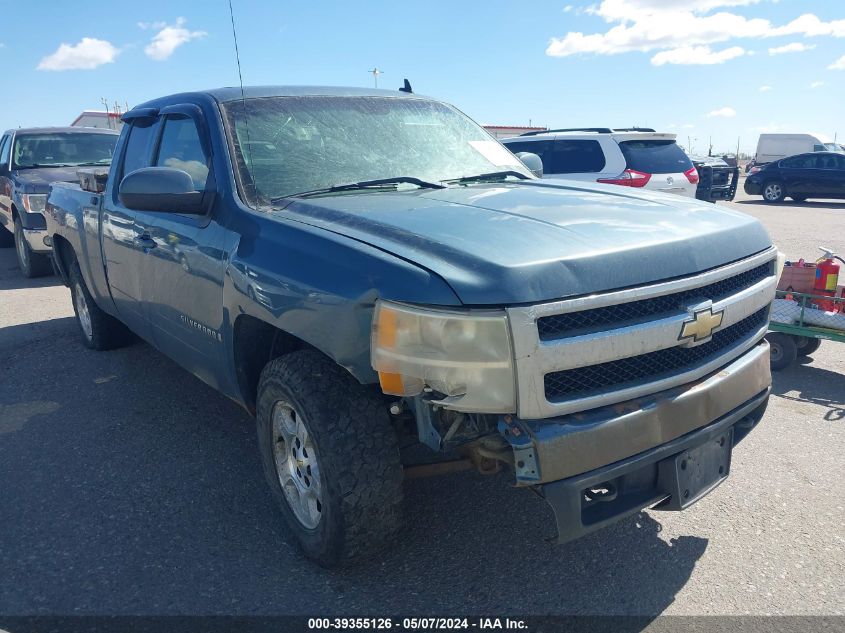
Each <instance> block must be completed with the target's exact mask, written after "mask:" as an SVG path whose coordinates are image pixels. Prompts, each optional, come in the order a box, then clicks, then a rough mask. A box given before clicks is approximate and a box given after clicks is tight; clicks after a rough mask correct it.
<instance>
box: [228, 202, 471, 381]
mask: <svg viewBox="0 0 845 633" xmlns="http://www.w3.org/2000/svg"><path fill="white" fill-rule="evenodd" d="M238 233H239V235H240V239H239V243H238V245H237V248H235V249H233V252H232V256H231V259H230V261H229V263H228V266H227V270H226V275H225V280H224V304H225V307H226V311H227V312H228V316H229V324H230V327H231V326H232V325H233V324H234V322H235V320H236V319H237V317H238V316H239V315H241V314H248V315H250V316H253V317H255V318H258V319H260V320H261V321H264V322H266V323H269V324H271V325H273V326H274V327H276V328H279V329H281V330H283V331H285V332H287V333H289V334H291V335H293V336H295V337H297V338H299V339H301V340H302V341H305V342H306V343H308V344H309V345H311V346H313V347H315V348H316V349H318V350H320V351H321V352H322V353H324V354H326V356H328V357H330V358H332V359H333V360H334V361H335V362H336V363H338V364H339V365H341V366H342V367H345V368H346V369H348V370H349V371H350V373H352V375H353V376H355V377H356V378H357V379H358V380H359V381H360V382H362V383H374V382H377V380H378V377H377V374H376V373H375V371H374V370H373V369H372V367H371V365H370V331H371V327H372V312H373V307H374V305H375V301H376V299H379V298H385V299H393V300H399V301H406V302H411V303H420V304H426V305H444V306H459V305H461V304H460V301H459V299H458V297H457V296H456V295H455V293H454V292H453V291H452V289H451V288H450V287H449V285H448V284H447V283H446V282H445V281H444V280H443V279H442V278H440V277H439V276H437V275H436V274H434V273H432V272H430V271H427V270H425V269H423V268H421V267H419V266H417V265H416V264H413V263H411V262H408V261H405V260H403V259H400V258H398V257H396V256H394V255H391V254H389V253H386V252H385V251H382V250H380V249H377V248H375V247H372V246H370V245H368V244H364V243H362V242H359V241H357V240H354V239H352V238H349V237H346V236H343V235H340V234H337V233H332V232H330V231H326V230H324V229H320V228H316V227H312V226H308V225H304V224H301V223H299V222H295V221H292V220H291V221H285V220H283V221H280V220H278V219H269V218H264V217H260V216H259V214H254V215H251V216H250V217H249V219H248V225H247V226H244V227H241V230H239V231H238ZM231 339H232V337H229V340H230V341H231ZM230 344H231V342H230ZM229 358H230V359H233V358H234V349H232V350H230V354H229Z"/></svg>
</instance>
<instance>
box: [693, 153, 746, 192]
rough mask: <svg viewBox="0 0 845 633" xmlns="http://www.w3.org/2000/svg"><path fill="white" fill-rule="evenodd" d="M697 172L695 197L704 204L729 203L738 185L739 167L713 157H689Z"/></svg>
mask: <svg viewBox="0 0 845 633" xmlns="http://www.w3.org/2000/svg"><path fill="white" fill-rule="evenodd" d="M690 159H691V160H692V164H693V165H695V170H696V172H698V187H696V190H695V197H696V198H698V199H699V200H705V201H706V202H716V201H717V200H726V201H731V200H733V199H734V196H735V195H736V188H737V185H738V184H739V167H737V166H736V160H734V165H730V164H728V163H727V162H726V161H725V160H724V158H717V157H715V156H690Z"/></svg>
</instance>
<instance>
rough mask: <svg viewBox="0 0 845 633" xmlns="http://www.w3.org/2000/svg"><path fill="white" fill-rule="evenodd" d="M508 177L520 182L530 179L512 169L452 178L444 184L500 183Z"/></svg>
mask: <svg viewBox="0 0 845 633" xmlns="http://www.w3.org/2000/svg"><path fill="white" fill-rule="evenodd" d="M508 176H513V177H514V178H519V179H520V180H528V179H529V177H528V176H526V175H525V174H523V173H522V172H521V171H514V170H512V169H511V170H506V171H491V172H489V173H487V174H476V175H475V176H464V177H462V178H452V179H451V180H444V181H443V182H456V183H458V184H464V183H467V182H500V181H502V180H504V179H505V178H507V177H508Z"/></svg>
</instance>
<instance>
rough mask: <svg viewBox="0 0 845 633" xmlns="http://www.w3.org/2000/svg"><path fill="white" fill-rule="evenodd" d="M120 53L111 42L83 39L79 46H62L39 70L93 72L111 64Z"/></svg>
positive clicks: (48, 56)
mask: <svg viewBox="0 0 845 633" xmlns="http://www.w3.org/2000/svg"><path fill="white" fill-rule="evenodd" d="M119 52H120V51H119V50H118V49H117V47H116V46H114V45H113V44H112V43H111V42H107V41H106V40H98V39H96V38H93V37H83V38H82V39H81V40H80V41H79V43H78V44H60V45H59V48H58V49H56V52H55V53H52V54H51V55H47V56H46V57H44V58H43V59H42V60H41V62H40V63H39V64H38V66H37V70H91V69H93V68H96V67H97V66H102V65H103V64H111V63H112V62H113V61H114V59H115V57H117V54H118V53H119Z"/></svg>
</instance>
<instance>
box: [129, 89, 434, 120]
mask: <svg viewBox="0 0 845 633" xmlns="http://www.w3.org/2000/svg"><path fill="white" fill-rule="evenodd" d="M305 96H312V97H320V96H323V97H396V98H400V99H401V98H414V97H416V98H421V97H422V95H418V94H413V93H407V92H402V91H400V90H380V89H376V88H354V87H343V86H244V87H243V98H245V99H258V98H262V97H305ZM203 97H204V98H206V99H208V98H209V97H210V98H211V99H214V100H215V101H217V102H218V103H227V102H231V101H239V100H240V99H241V98H242V95H241V88H240V87H239V86H228V87H224V88H213V89H210V90H195V91H193V92H183V93H179V94H172V95H165V96H161V97H158V98H156V99H151V100H149V101H147V102H145V103H141V104H138V105H137V106H135V107H134V108H132V110H135V109H140V108H154V107H161V106H164V105H167V104H172V103H178V102H180V101H193V100H196V99H197V98H203ZM422 98H428V97H422ZM132 110H129V112H132ZM127 114H128V113H127Z"/></svg>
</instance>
